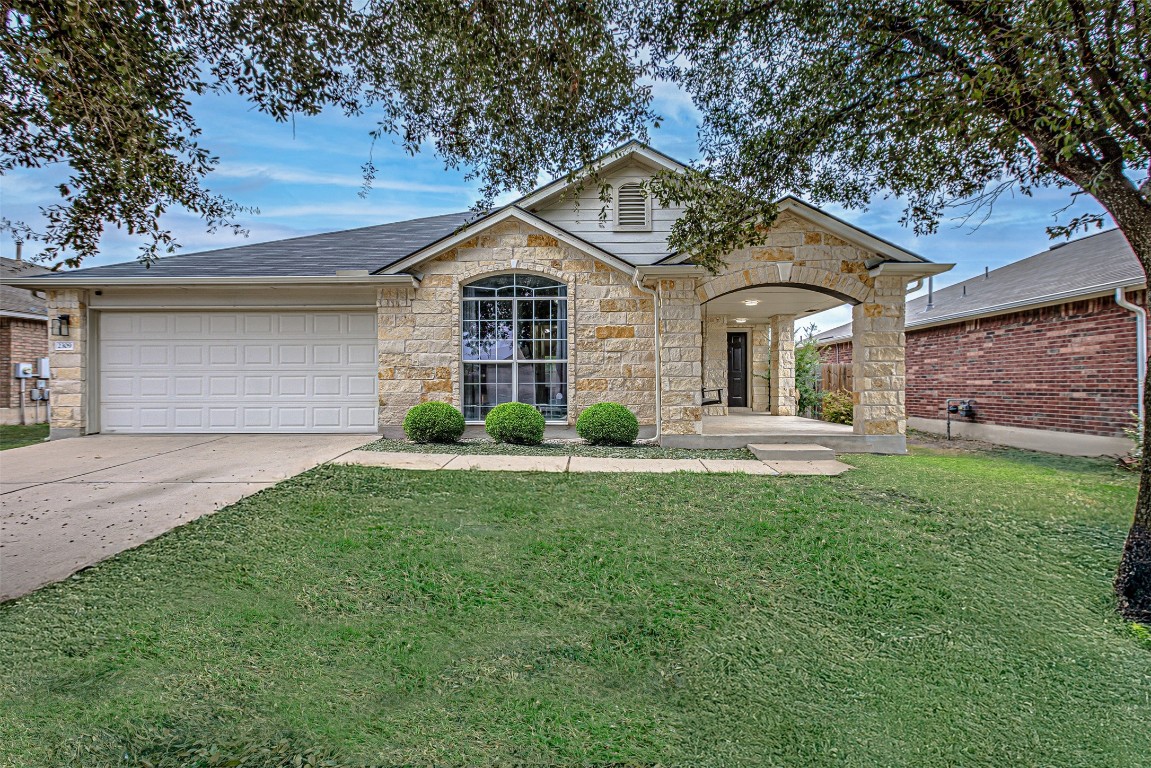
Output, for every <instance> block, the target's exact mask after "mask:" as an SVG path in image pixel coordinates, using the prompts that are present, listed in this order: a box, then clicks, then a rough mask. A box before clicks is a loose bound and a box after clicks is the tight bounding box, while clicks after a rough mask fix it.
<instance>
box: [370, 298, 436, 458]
mask: <svg viewBox="0 0 1151 768" xmlns="http://www.w3.org/2000/svg"><path fill="white" fill-rule="evenodd" d="M414 293H415V291H414V289H412V288H409V287H408V286H391V285H389V286H384V287H380V288H377V289H376V330H377V334H376V335H377V339H378V340H377V342H376V351H377V354H379V358H380V359H379V369H378V372H377V379H378V391H379V399H380V412H379V431H380V433H381V434H384V435H387V436H388V437H402V436H403V423H404V416H406V415H407V413H408V409H410V408H411V407H412V406H414V405H417V404H419V402H420V395H421V392H422V390H423V385H424V382H423V380H421V379H418V378H415V377H414V376H413V375H412V373H413V371H412V370H410V369H411V368H412V367H413V366H412V362H411V353H410V352H409V350H408V344H409V342H411V341H412V340H413V338H414V331H415V325H416V316H415V314H413V312H412V295H413V294H414Z"/></svg>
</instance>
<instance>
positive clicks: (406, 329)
mask: <svg viewBox="0 0 1151 768" xmlns="http://www.w3.org/2000/svg"><path fill="white" fill-rule="evenodd" d="M419 272H420V273H421V280H420V283H419V286H418V287H412V288H408V287H387V288H381V289H379V292H378V293H379V298H378V301H377V305H378V316H379V354H380V367H379V397H380V426H381V428H383V429H385V430H394V429H395V428H396V427H398V426H399V425H400V424H402V422H403V418H404V415H405V414H406V413H407V411H408V409H409V408H411V407H412V406H414V405H416V404H418V403H421V402H424V401H428V400H442V401H445V402H449V403H451V404H453V405H455V406H456V407H460V406H461V400H462V394H461V392H462V387H461V382H462V362H461V354H460V298H461V294H462V289H463V287H464V286H465V285H467V284H468V283H469V282H472V281H474V280H478V279H480V278H482V277H486V276H490V275H495V274H500V273H507V272H527V273H532V274H537V275H542V276H545V277H551V278H553V279H555V280H557V281H560V282H562V283H565V284H566V285H567V288H568V291H567V293H568V295H567V304H568V423H569V424H574V423H575V420H576V418H577V417H578V415H579V412H580V411H581V410H583V409H584V408H586V407H587V406H589V405H592V404H594V403H599V402H604V401H613V402H618V403H623V404H624V405H626V406H628V407H629V408H631V409H632V410H633V411H634V412H635V414H636V416H637V418H638V419H639V421H640V423H641V424H645V425H651V424H654V423H655V338H654V336H655V329H654V317H653V305H652V298H651V296H650V295H648V294H647V293H645V292H643V291H641V290H640V289H638V288H636V287H635V286H634V285H633V284H632V282H631V278H630V275H627V274H625V273H623V272H621V271H619V270H617V269H615V268H614V267H611V266H608V265H607V264H605V263H603V262H601V261H599V260H597V259H595V258H593V257H591V256H589V255H587V254H585V253H582V252H580V251H577V250H575V249H573V248H571V247H569V246H567V245H564V244H562V243H560V242H558V241H557V240H556V239H555V238H554V237H552V236H550V235H547V234H545V233H543V232H541V231H539V230H537V229H535V228H533V227H530V226H528V225H526V224H521V223H518V222H511V221H509V222H504V223H502V224H499V225H497V226H495V227H492V228H491V229H488V230H486V231H483V232H480V233H477V234H476V236H474V237H472V238H471V239H469V240H467V241H465V242H463V243H461V244H459V245H458V246H456V247H455V248H452V249H450V250H448V251H447V252H445V253H442V254H440V255H438V256H435V257H434V258H432V259H431V260H429V261H427V262H424V263H423V264H421V265H420V266H419ZM697 317H698V307H697ZM696 333H697V335H698V329H697V331H696ZM697 353H698V347H697ZM697 364H698V363H697Z"/></svg>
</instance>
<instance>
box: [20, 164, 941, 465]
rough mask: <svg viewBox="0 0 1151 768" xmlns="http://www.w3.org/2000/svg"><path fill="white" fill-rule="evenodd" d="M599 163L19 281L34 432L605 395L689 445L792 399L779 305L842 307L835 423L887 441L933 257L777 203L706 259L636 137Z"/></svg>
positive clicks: (568, 405) (366, 415) (477, 419)
mask: <svg viewBox="0 0 1151 768" xmlns="http://www.w3.org/2000/svg"><path fill="white" fill-rule="evenodd" d="M597 166H598V169H599V171H600V172H601V173H602V174H603V177H604V178H605V179H606V181H607V183H608V184H609V185H610V188H611V190H612V192H611V200H610V202H608V203H607V204H606V208H605V206H604V203H603V202H602V201H601V200H600V193H599V190H598V189H594V190H593V189H590V187H592V186H595V185H590V184H589V185H585V186H584V187H583V189H582V191H581V192H579V194H575V193H573V189H574V187H573V185H572V183H570V182H569V181H568V180H566V179H561V180H557V181H555V182H552V183H550V184H546V185H544V186H542V187H540V188H539V189H537V190H535V191H533V192H532V193H530V194H528V195H527V196H525V197H523V198H521V199H519V200H517V201H516V202H515V203H512V204H510V205H507V206H504V207H502V208H499V209H498V210H494V211H492V212H490V213H488V214H486V215H482V216H480V215H476V214H471V213H457V214H449V215H443V216H431V217H428V218H422V219H415V220H412V221H402V222H398V223H394V224H383V225H380V226H372V227H365V228H361V229H353V230H348V231H343V232H331V233H328V234H319V235H311V236H307V237H298V238H293V239H288V240H281V241H277V242H268V243H259V244H252V245H243V246H239V247H234V248H226V249H222V250H216V251H209V252H205V253H192V254H186V255H176V256H170V257H167V258H164V259H162V260H160V261H159V263H157V264H155V265H153V266H152V267H151V268H149V269H146V268H145V267H144V266H142V265H141V264H139V263H136V262H127V263H123V264H116V265H112V266H98V267H91V268H87V269H80V270H76V271H73V272H67V273H63V274H53V275H49V276H45V277H44V278H42V279H37V280H34V281H32V280H30V281H25V282H26V283H27V285H28V286H30V287H36V288H41V289H47V290H48V303H49V313H50V315H51V316H52V317H53V318H54V319H57V325H58V326H61V327H62V328H63V330H62V331H60V332H57V333H54V334H53V336H52V337H51V340H50V341H51V347H52V349H51V355H52V361H53V365H54V377H55V380H54V382H53V388H54V391H55V393H56V397H55V407H54V409H53V416H52V430H51V434H52V436H53V437H66V436H75V435H84V434H90V433H94V432H102V433H136V434H138V433H165V432H371V433H375V432H377V431H378V432H382V433H384V434H394V433H396V432H398V430H399V428H400V425H401V423H402V421H403V418H404V415H405V414H406V413H407V411H408V409H410V408H411V407H412V406H414V405H416V404H417V403H420V402H422V401H427V400H443V401H447V402H450V403H453V404H454V405H456V406H457V407H459V408H460V409H461V410H462V411H463V413H464V415H465V417H466V419H467V421H468V422H469V423H472V424H480V423H482V422H483V419H484V417H485V416H486V414H487V413H488V412H489V411H490V410H491V409H492V408H493V407H494V406H495V405H497V404H499V403H503V402H507V401H512V400H516V401H520V402H526V403H530V404H531V405H534V406H535V407H536V408H538V409H539V410H540V411H541V412H542V413H543V415H544V416H545V417H546V419H547V422H548V424H549V425H551V426H552V427H553V428H555V429H562V428H568V427H570V426H571V425H574V423H575V419H576V417H577V416H578V415H579V413H580V411H581V410H582V409H584V408H586V407H587V406H589V405H591V404H593V403H598V402H602V401H614V402H619V403H623V404H624V405H626V406H627V407H629V408H631V409H632V410H633V411H634V412H635V413H636V415H637V416H638V418H639V421H640V423H641V425H642V426H643V427H644V431H645V433H646V434H649V435H651V434H656V435H658V436H659V437H660V439H661V440H663V441H664V442H665V443H666V444H689V443H691V442H692V441H693V440H696V442H698V438H701V437H703V436H706V435H707V430H706V429H705V419H706V418H708V417H712V418H716V419H720V418H731V417H732V415H733V414H735V415H740V414H746V415H748V416H752V415H761V416H762V415H764V414H771V415H774V416H794V414H795V397H794V371H793V367H794V345H793V342H792V329H793V324H794V320H795V318H797V317H799V316H803V315H807V314H813V313H815V312H820V311H823V310H825V309H828V308H830V307H833V306H838V305H840V304H843V303H849V304H851V305H853V306H854V317H855V318H856V328H857V330H858V333H857V335H856V338H855V344H856V345H857V347H858V350H857V356H856V357H857V359H858V360H859V365H858V369H859V370H858V372H857V373H858V375H857V376H856V379H855V380H856V381H858V382H860V383H861V387H860V390H859V392H857V393H856V400H857V405H856V406H855V417H856V419H855V426H854V430H853V431H852V432H851V436H853V438H854V441H855V445H856V447H857V449H859V450H875V451H885V452H900V451H903V450H904V444H905V443H904V429H905V418H904V411H903V397H904V394H903V384H904V382H903V335H902V328H903V312H904V300H905V294H906V292H907V288H908V284H909V283H914V282H916V281H920V280H922V279H923V278H924V276H926V275H931V274H937V273H939V272H941V271H945V270H947V269H949V268H950V265H945V264H933V263H930V262H928V261H927V260H925V259H923V258H921V257H919V256H917V255H915V254H913V253H910V252H908V251H906V250H904V249H902V248H899V247H897V246H895V245H893V244H891V243H888V242H886V241H884V240H881V239H879V238H877V237H875V236H873V235H870V234H868V233H867V232H864V231H863V230H861V229H859V228H857V227H854V226H852V225H850V224H848V223H846V222H844V221H841V220H839V219H837V218H835V217H833V216H830V215H828V214H826V213H824V212H822V211H820V210H818V209H817V208H815V207H813V206H811V205H808V204H807V203H804V202H803V201H800V200H797V199H793V198H788V199H785V200H782V201H781V202H780V210H781V214H780V216H779V218H778V220H777V221H776V222H775V224H774V226H773V227H772V229H771V230H770V233H769V234H768V235H767V240H766V242H765V243H763V244H762V245H759V246H756V247H754V248H746V249H742V250H739V251H737V252H734V253H732V254H730V257H729V258H728V259H727V266H726V267H725V268H724V269H722V270H720V271H719V272H718V273H715V274H713V273H710V272H708V271H707V270H705V269H703V268H701V267H699V266H696V265H694V264H692V263H691V260H690V254H677V253H673V252H670V251H669V248H668V244H667V237H668V234H669V231H670V228H671V226H672V224H673V222H674V221H675V220H676V219H677V217H678V216H679V215H680V214H681V211H680V210H679V209H677V208H673V207H663V206H660V205H658V204H656V203H654V202H653V200H652V199H651V197H650V195H649V193H648V191H647V189H646V186H645V184H644V182H645V181H646V180H647V179H649V178H650V177H651V176H652V174H654V173H656V172H658V171H666V170H670V171H680V170H682V169H683V166H682V165H681V164H680V163H678V162H676V161H675V160H673V159H672V158H670V157H667V156H666V155H664V154H662V153H660V152H657V151H655V150H653V149H651V148H650V147H648V146H646V145H643V144H640V143H638V142H630V143H628V144H626V145H625V146H623V147H620V148H618V149H616V150H613V151H612V152H610V153H608V154H606V155H605V156H604V157H603V158H601V159H600V160H599V161H597ZM601 210H602V212H603V214H605V215H601ZM59 320H62V321H63V323H62V324H61V323H60V322H59ZM769 329H770V330H771V331H772V332H771V333H769ZM54 330H56V329H54ZM769 338H770V343H769V342H768V340H769ZM769 370H770V379H771V382H772V386H771V387H770V388H769V387H768V386H766V378H765V377H764V374H767V373H768V371H769ZM705 390H706V391H705ZM716 423H719V422H716ZM741 434H742V433H741ZM732 439H734V438H732ZM744 442H746V441H744Z"/></svg>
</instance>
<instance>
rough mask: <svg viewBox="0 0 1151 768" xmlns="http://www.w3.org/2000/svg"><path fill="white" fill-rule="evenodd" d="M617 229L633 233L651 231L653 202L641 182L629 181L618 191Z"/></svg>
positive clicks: (616, 208)
mask: <svg viewBox="0 0 1151 768" xmlns="http://www.w3.org/2000/svg"><path fill="white" fill-rule="evenodd" d="M615 228H616V229H617V230H625V231H631V232H650V231H651V201H650V199H649V198H648V194H647V190H646V189H644V187H643V184H641V183H640V182H638V181H629V182H627V183H626V184H621V185H620V187H619V189H618V190H617V191H616V196H615Z"/></svg>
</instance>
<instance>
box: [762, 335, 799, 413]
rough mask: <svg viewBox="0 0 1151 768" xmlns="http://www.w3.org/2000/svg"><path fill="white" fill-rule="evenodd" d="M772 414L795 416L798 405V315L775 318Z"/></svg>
mask: <svg viewBox="0 0 1151 768" xmlns="http://www.w3.org/2000/svg"><path fill="white" fill-rule="evenodd" d="M770 327H771V337H770V344H771V347H770V352H769V354H768V360H769V361H770V363H769V364H770V366H771V383H772V386H771V405H770V410H771V415H772V416H794V415H795V414H796V412H797V408H798V393H797V392H796V389H795V315H775V316H773V317H772V318H771V325H770Z"/></svg>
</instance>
